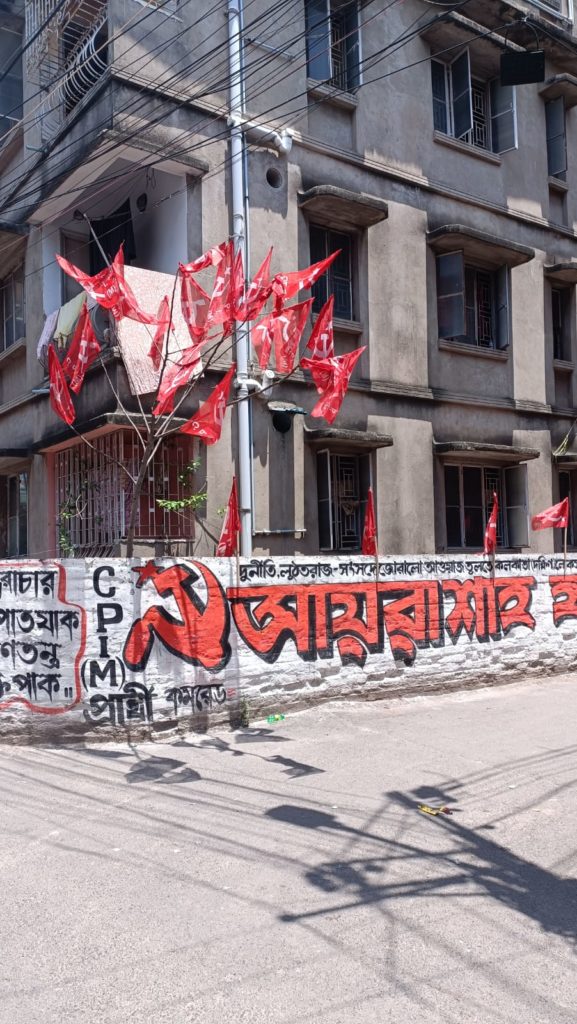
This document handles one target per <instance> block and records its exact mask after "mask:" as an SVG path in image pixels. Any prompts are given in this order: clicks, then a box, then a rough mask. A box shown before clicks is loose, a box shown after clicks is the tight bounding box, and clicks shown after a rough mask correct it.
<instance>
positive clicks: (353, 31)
mask: <svg viewBox="0 0 577 1024" xmlns="http://www.w3.org/2000/svg"><path fill="white" fill-rule="evenodd" d="M305 14H306V43H307V74H308V76H309V78H312V79H315V81H320V82H324V83H326V84H328V85H332V86H334V88H335V89H340V90H342V91H343V92H353V91H354V90H355V89H356V88H358V86H359V84H360V46H359V14H358V4H357V0H352V2H351V0H305Z"/></svg>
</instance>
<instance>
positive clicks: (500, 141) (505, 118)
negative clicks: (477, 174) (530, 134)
mask: <svg viewBox="0 0 577 1024" xmlns="http://www.w3.org/2000/svg"><path fill="white" fill-rule="evenodd" d="M490 90H491V146H492V149H493V152H494V153H507V152H508V151H509V150H511V149H517V145H518V142H517V112H516V109H515V87H514V86H512V85H501V84H500V82H499V81H498V79H494V80H493V81H492V82H491V86H490Z"/></svg>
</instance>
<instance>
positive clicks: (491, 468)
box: [443, 462, 529, 551]
mask: <svg viewBox="0 0 577 1024" xmlns="http://www.w3.org/2000/svg"><path fill="white" fill-rule="evenodd" d="M448 468H452V469H458V471H459V519H460V533H461V540H462V541H464V540H465V499H464V486H463V470H464V469H477V470H479V471H480V472H481V473H482V489H481V499H482V503H483V504H482V513H483V523H484V526H485V527H486V525H487V522H488V520H489V516H490V514H491V508H492V501H491V499H490V498H489V497H488V490H487V486H486V483H485V474H486V473H487V472H489V473H498V474H499V494H498V498H499V522H498V527H499V526H500V527H501V530H502V535H501V539H500V540H499V542H498V549H500V550H508V549H510V548H514V549H515V550H517V549H519V548H525V547H528V546H529V511H528V499H527V466H526V464H525V463H519V464H513V465H507V466H503V465H501V466H499V465H485V464H483V463H478V462H445V463H444V465H443V501H444V514H445V524H446V515H447V496H446V491H445V470H446V469H448ZM515 474H516V475H517V477H518V478H519V479H518V481H517V482H518V483H519V484H520V487H521V490H522V491H523V500H522V503H518V504H516V505H511V504H510V503H509V492H511V498H512V497H513V489H514V486H515V483H516V479H515ZM519 511H520V515H519ZM514 515H515V516H516V517H517V520H518V521H517V523H516V525H514V524H513V516H514ZM445 529H446V525H445ZM515 529H516V530H517V536H516V537H513V538H512V537H511V534H512V533H514V532H515ZM520 532H521V533H522V536H520V535H519V533H520ZM514 540H515V541H517V543H513V541H514ZM445 543H446V549H447V550H448V551H478V547H479V546H478V545H477V544H474V545H469V546H466V545H465V544H464V543H463V544H462V545H460V546H458V547H454V546H453V545H451V546H450V545H449V541H448V537H447V536H445Z"/></svg>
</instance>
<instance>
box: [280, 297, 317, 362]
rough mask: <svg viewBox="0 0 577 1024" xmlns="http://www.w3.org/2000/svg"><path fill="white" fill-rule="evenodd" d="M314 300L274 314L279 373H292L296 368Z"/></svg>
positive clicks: (308, 300)
mask: <svg viewBox="0 0 577 1024" xmlns="http://www.w3.org/2000/svg"><path fill="white" fill-rule="evenodd" d="M312 304H313V300H312V299H307V300H306V302H299V303H298V304H297V305H296V306H288V307H285V309H282V310H281V311H280V312H279V313H273V315H272V318H271V331H272V337H273V342H274V354H275V360H276V368H277V373H290V372H291V370H292V369H293V366H294V361H295V356H296V354H297V351H298V347H299V341H300V340H301V337H302V333H303V331H304V329H305V324H306V322H307V319H308V315H309V313H310V309H311V306H312Z"/></svg>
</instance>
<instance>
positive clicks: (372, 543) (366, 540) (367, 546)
mask: <svg viewBox="0 0 577 1024" xmlns="http://www.w3.org/2000/svg"><path fill="white" fill-rule="evenodd" d="M361 552H362V553H363V555H376V553H377V526H376V523H375V503H374V500H373V489H372V487H369V493H368V495H367V508H366V511H365V525H364V529H363V541H362V545H361Z"/></svg>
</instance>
